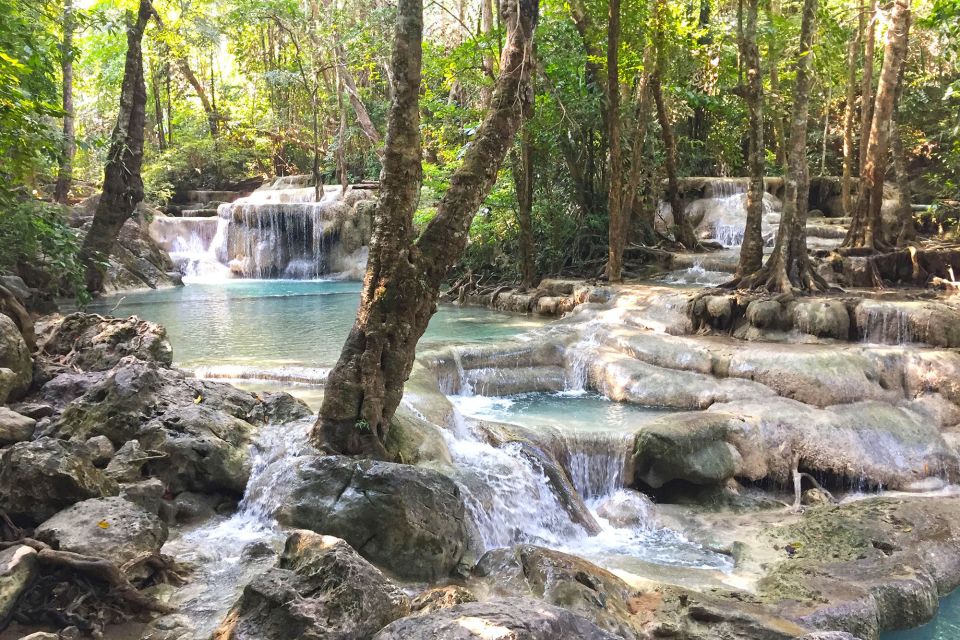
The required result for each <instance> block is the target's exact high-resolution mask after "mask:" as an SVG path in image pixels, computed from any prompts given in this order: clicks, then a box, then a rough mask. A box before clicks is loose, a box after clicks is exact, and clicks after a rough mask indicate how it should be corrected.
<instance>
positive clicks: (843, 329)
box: [788, 299, 850, 340]
mask: <svg viewBox="0 0 960 640" xmlns="http://www.w3.org/2000/svg"><path fill="white" fill-rule="evenodd" d="M788 313H789V314H790V316H791V317H792V318H793V328H794V329H796V330H797V331H799V332H801V333H807V334H810V335H813V336H817V337H818V338H834V339H836V340H847V339H849V337H850V313H849V312H848V311H847V307H846V305H844V304H843V302H841V301H840V300H825V299H811V300H804V301H802V302H797V303H795V304H793V305H792V306H791V307H790V308H789V310H788Z"/></svg>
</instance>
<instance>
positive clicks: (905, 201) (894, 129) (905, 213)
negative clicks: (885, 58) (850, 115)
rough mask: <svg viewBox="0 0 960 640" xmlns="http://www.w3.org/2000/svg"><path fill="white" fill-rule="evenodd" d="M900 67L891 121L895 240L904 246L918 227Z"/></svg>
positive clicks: (902, 66) (911, 238) (911, 239)
mask: <svg viewBox="0 0 960 640" xmlns="http://www.w3.org/2000/svg"><path fill="white" fill-rule="evenodd" d="M904 66H905V65H901V67H900V80H899V82H898V83H897V96H896V100H895V105H894V118H893V122H891V123H890V151H891V153H892V155H893V171H894V173H895V174H896V177H897V221H898V222H899V225H898V226H899V229H898V230H897V237H896V238H894V239H893V240H894V241H895V242H896V244H897V246H903V245H905V244H908V243H910V242H911V241H913V240H915V239H916V237H917V229H916V226H915V225H914V223H913V209H912V208H911V207H910V199H911V197H910V176H909V175H908V174H907V151H906V149H905V148H904V146H903V129H902V127H901V126H900V118H901V110H900V99H901V97H902V96H903V69H904Z"/></svg>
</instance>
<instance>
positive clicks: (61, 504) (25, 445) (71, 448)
mask: <svg viewBox="0 0 960 640" xmlns="http://www.w3.org/2000/svg"><path fill="white" fill-rule="evenodd" d="M118 491H119V489H118V487H117V483H116V482H114V481H113V480H111V479H110V478H108V477H107V476H106V475H105V474H104V473H103V472H102V471H100V470H99V469H97V468H96V467H94V466H93V463H92V462H91V460H90V454H89V453H88V452H87V449H86V447H84V446H83V444H79V443H71V442H65V441H63V440H55V439H53V438H40V439H38V440H33V441H30V442H20V443H17V444H15V445H13V446H12V447H10V448H9V449H6V450H4V451H3V453H2V454H0V510H3V511H6V512H7V513H8V514H10V515H18V516H23V517H25V518H26V519H28V520H30V521H33V522H41V521H43V520H46V519H47V518H49V517H50V516H52V515H53V514H55V513H56V512H57V511H60V510H61V509H63V508H65V507H68V506H70V505H72V504H73V503H75V502H79V501H80V500H86V499H88V498H99V497H103V496H112V495H116V494H117V493H118Z"/></svg>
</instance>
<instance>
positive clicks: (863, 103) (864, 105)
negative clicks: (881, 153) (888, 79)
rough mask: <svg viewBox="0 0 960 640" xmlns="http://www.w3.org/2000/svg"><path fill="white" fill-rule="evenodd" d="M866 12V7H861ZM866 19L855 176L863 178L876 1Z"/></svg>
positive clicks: (870, 105) (870, 117) (870, 110)
mask: <svg viewBox="0 0 960 640" xmlns="http://www.w3.org/2000/svg"><path fill="white" fill-rule="evenodd" d="M863 9H864V10H866V6H864V7H863ZM864 17H865V19H866V23H867V24H866V31H865V32H864V37H865V38H866V41H865V42H864V45H863V77H862V79H861V81H860V82H861V85H860V165H859V171H858V173H857V175H859V176H861V177H862V176H863V172H864V169H865V168H866V163H867V146H868V141H869V140H870V127H871V126H872V124H873V57H874V49H875V48H876V42H877V0H870V11H869V13H868V14H867V15H866V16H864Z"/></svg>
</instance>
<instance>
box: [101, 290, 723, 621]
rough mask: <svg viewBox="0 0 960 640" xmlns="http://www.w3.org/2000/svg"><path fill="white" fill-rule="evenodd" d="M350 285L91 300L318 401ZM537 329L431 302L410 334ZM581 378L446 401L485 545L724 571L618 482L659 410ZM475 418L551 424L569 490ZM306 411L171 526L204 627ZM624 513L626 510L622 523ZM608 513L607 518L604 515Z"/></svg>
mask: <svg viewBox="0 0 960 640" xmlns="http://www.w3.org/2000/svg"><path fill="white" fill-rule="evenodd" d="M359 291H360V285H359V283H355V282H345V281H262V280H261V281H257V280H239V279H237V280H228V281H225V282H220V283H217V284H190V285H188V286H185V287H182V288H177V289H164V290H158V291H150V292H142V293H133V294H127V295H125V296H118V297H114V298H108V299H103V300H101V301H98V303H97V305H96V306H95V307H94V308H93V309H92V310H94V311H97V312H100V313H111V314H113V315H121V316H122V315H129V314H134V315H138V316H140V317H141V318H144V319H147V320H151V321H155V322H159V323H161V324H163V325H164V326H165V327H166V328H167V331H168V334H169V337H170V341H171V343H172V345H173V350H174V360H175V364H176V365H177V366H180V367H183V368H187V369H191V370H193V371H195V372H196V373H198V374H200V375H203V376H205V377H211V378H225V379H229V380H231V382H238V381H239V382H242V383H243V385H244V386H247V387H248V388H255V389H265V388H267V389H285V390H290V391H296V390H298V389H311V390H313V393H314V394H315V395H314V396H312V397H311V396H309V395H308V397H307V398H306V399H307V401H308V402H309V403H311V404H312V406H314V407H316V406H317V405H316V400H317V399H318V398H319V391H318V390H319V389H320V387H319V384H318V383H322V381H323V379H324V378H325V375H326V370H327V369H328V368H329V367H330V366H332V365H333V364H334V363H335V361H336V358H337V357H338V355H339V351H340V347H341V346H342V343H343V340H344V338H345V337H346V334H347V332H348V331H349V328H350V326H351V323H352V322H353V318H354V313H355V311H356V308H357V304H358V300H359V295H358V294H359ZM542 325H543V322H542V321H540V320H536V319H531V318H529V317H526V316H518V315H507V314H502V313H497V312H493V311H489V310H485V309H460V308H453V307H441V308H440V310H439V311H438V313H437V314H436V316H435V317H434V318H433V320H432V321H431V323H430V328H429V329H428V331H427V333H426V335H425V336H424V338H423V339H422V340H421V344H422V345H424V346H426V347H430V346H437V345H440V344H443V343H457V344H462V343H477V344H482V343H496V342H500V341H503V340H505V339H508V338H514V337H517V336H518V335H520V334H523V333H524V332H528V331H530V330H532V329H536V328H537V327H539V326H542ZM572 365H573V367H572V368H573V369H574V370H575V369H576V363H572ZM581 377H582V376H577V375H575V371H574V375H572V376H571V381H570V383H569V385H568V386H571V387H574V388H575V389H574V390H572V391H566V392H559V393H553V394H522V395H518V396H511V397H506V398H483V397H478V396H473V397H469V396H462V397H455V398H453V400H454V402H455V406H457V407H458V408H459V410H458V411H456V412H454V413H455V421H454V422H455V424H453V425H450V427H451V428H449V429H445V430H443V436H444V438H445V439H446V442H447V445H448V447H449V449H450V451H451V454H452V456H453V459H454V462H455V469H454V470H453V471H452V472H451V475H452V476H453V477H454V479H455V480H457V481H458V482H459V483H460V484H461V487H462V488H463V491H464V495H465V497H466V501H467V506H468V509H469V511H470V513H471V515H472V516H473V520H474V522H475V524H476V527H477V530H478V531H479V533H480V538H481V543H482V546H483V547H484V549H491V548H495V547H499V546H504V545H510V544H515V543H518V542H530V543H535V544H541V545H544V546H548V547H552V548H555V549H559V550H563V551H567V552H570V553H575V554H577V555H581V556H583V557H586V558H589V559H592V560H594V561H595V562H597V563H599V564H601V565H603V566H606V567H608V568H611V569H620V570H624V571H629V570H630V567H631V566H632V564H633V563H644V562H656V563H659V564H668V565H675V566H685V567H703V568H709V569H715V570H728V569H730V568H731V566H732V562H731V560H730V559H729V558H728V557H726V556H723V555H719V554H716V553H713V552H709V551H707V550H704V549H703V548H701V547H699V546H698V545H696V544H694V543H692V542H690V541H688V540H686V539H685V538H684V537H683V536H682V535H681V534H680V533H677V532H675V531H671V530H669V529H665V528H662V527H660V526H658V525H657V523H656V516H655V508H654V507H653V505H652V504H651V503H650V502H649V500H647V499H646V498H645V497H643V496H642V495H641V494H639V493H637V492H635V491H631V490H627V489H625V488H624V484H625V482H624V468H625V465H626V461H627V454H628V452H629V450H630V448H631V443H632V437H633V434H634V433H635V432H636V430H637V429H638V428H641V427H642V424H643V423H644V422H645V421H647V420H649V419H651V418H653V417H656V416H657V415H659V412H657V411H654V410H650V409H645V408H642V407H633V406H628V405H622V404H618V403H615V402H610V401H608V400H605V399H603V398H602V397H600V396H598V395H596V394H591V393H588V392H584V391H582V387H583V380H580V378H581ZM578 380H579V384H577V381H578ZM311 399H312V400H313V402H311ZM473 418H480V419H487V420H497V421H501V422H510V423H514V424H519V425H522V426H523V427H524V428H527V429H529V430H531V432H533V433H541V434H547V433H549V434H550V435H551V437H553V438H555V441H556V442H558V443H560V444H559V445H558V446H559V447H560V448H561V449H562V451H563V454H562V456H560V457H562V458H563V460H562V464H563V466H564V467H565V469H566V470H567V471H568V473H569V476H570V478H571V481H572V484H573V486H572V488H570V489H568V490H567V491H566V494H565V493H564V491H563V490H561V489H558V487H557V486H556V484H555V483H554V482H552V481H551V478H550V473H549V469H548V468H547V466H546V465H545V463H544V459H543V458H538V456H537V455H536V447H534V448H533V449H531V448H530V447H524V446H523V445H522V444H521V443H509V444H506V445H504V446H502V447H495V446H493V445H491V444H490V443H489V441H488V439H487V438H485V437H484V434H483V433H482V432H481V430H480V427H479V424H480V422H478V420H475V419H473ZM312 421H313V419H312V418H307V419H305V420H303V421H300V422H298V423H294V424H292V425H283V426H279V427H268V428H265V429H263V430H261V432H260V433H259V434H258V436H257V440H256V442H255V443H254V445H253V456H254V465H253V472H252V474H251V478H250V480H249V483H248V485H247V489H246V493H245V496H244V498H243V500H242V501H241V503H240V508H239V510H238V511H237V513H235V514H234V515H232V516H230V517H220V518H218V519H216V520H214V521H211V522H207V523H204V524H203V525H200V526H197V527H193V528H185V529H181V530H180V531H178V532H176V533H175V535H173V536H172V537H171V540H170V541H169V542H168V543H167V546H166V547H165V550H166V551H167V552H169V553H172V554H174V555H176V556H178V557H180V558H182V559H184V560H187V561H190V562H193V563H194V564H195V566H196V574H195V579H194V580H193V581H192V582H191V583H190V584H188V585H187V586H185V587H184V588H182V589H181V590H179V591H178V592H176V593H175V594H174V596H173V599H174V602H175V603H177V604H178V605H179V606H180V607H181V609H182V611H183V612H184V613H185V614H186V615H187V616H188V617H189V618H190V619H191V620H192V621H193V622H194V623H195V624H197V625H199V626H200V627H201V630H202V631H203V632H207V631H211V630H212V629H213V627H214V626H215V625H216V623H217V621H218V620H219V619H220V618H221V617H222V615H223V614H224V613H225V611H226V609H227V608H228V607H229V606H230V604H231V603H232V602H233V601H234V600H235V599H236V596H237V594H238V593H239V590H240V589H241V588H242V585H243V584H245V583H246V582H247V581H248V580H249V578H250V576H252V575H253V574H254V573H256V572H257V571H259V570H261V569H262V568H264V567H266V566H268V565H270V564H271V563H272V552H273V551H275V550H276V549H277V548H278V547H279V545H280V544H281V542H282V539H283V532H282V530H281V529H280V528H279V527H278V526H277V524H276V522H275V521H274V520H273V518H272V516H271V513H272V510H273V508H274V506H275V505H277V504H278V503H279V502H280V500H281V499H282V497H283V492H284V491H285V487H286V486H287V483H285V482H284V478H286V477H288V476H289V475H290V474H292V473H293V471H294V467H293V464H292V463H293V460H294V459H295V458H296V456H298V455H302V454H304V453H309V452H311V451H312V449H311V446H310V444H309V442H308V439H307V433H308V431H309V428H310V426H311V424H312ZM571 496H572V497H573V498H574V499H575V501H576V502H580V500H581V498H580V496H582V497H583V503H581V504H585V505H586V508H587V509H588V510H589V517H590V518H593V519H595V520H596V524H597V525H599V533H598V534H596V535H590V534H589V533H588V531H587V529H586V528H585V526H584V525H583V524H582V521H578V520H577V519H576V518H574V517H572V516H571V512H570V511H569V508H568V506H566V505H567V503H568V502H569V500H570V499H571ZM624 514H629V515H631V516H632V517H631V518H628V520H629V521H628V522H625V521H622V518H620V516H623V515H624ZM614 516H616V517H617V518H619V519H618V520H617V522H613V521H611V520H610V519H609V518H614Z"/></svg>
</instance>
